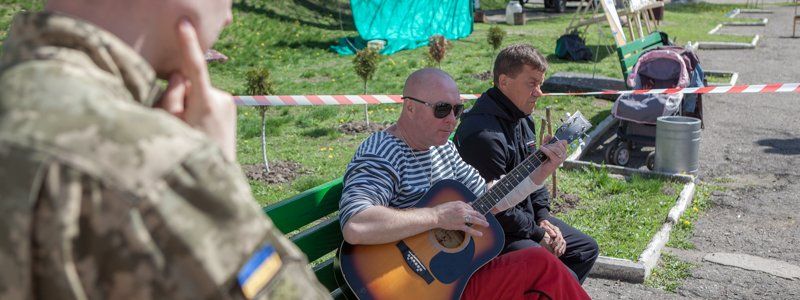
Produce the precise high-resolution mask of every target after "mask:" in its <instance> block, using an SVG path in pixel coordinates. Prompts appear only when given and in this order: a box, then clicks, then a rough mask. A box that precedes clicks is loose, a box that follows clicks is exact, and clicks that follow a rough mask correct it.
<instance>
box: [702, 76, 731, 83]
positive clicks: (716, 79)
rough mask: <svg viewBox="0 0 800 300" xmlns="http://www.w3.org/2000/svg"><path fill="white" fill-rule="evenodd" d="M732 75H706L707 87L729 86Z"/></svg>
mask: <svg viewBox="0 0 800 300" xmlns="http://www.w3.org/2000/svg"><path fill="white" fill-rule="evenodd" d="M732 77H733V74H714V75H706V81H708V85H729V84H730V83H731V78H732Z"/></svg>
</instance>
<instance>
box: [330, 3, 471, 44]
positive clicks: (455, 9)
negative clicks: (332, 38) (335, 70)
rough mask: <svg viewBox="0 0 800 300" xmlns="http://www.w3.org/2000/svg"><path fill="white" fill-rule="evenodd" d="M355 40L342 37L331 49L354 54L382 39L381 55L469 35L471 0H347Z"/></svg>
mask: <svg viewBox="0 0 800 300" xmlns="http://www.w3.org/2000/svg"><path fill="white" fill-rule="evenodd" d="M350 7H351V9H352V11H353V21H354V23H355V25H356V30H358V34H359V35H360V36H358V37H351V38H342V39H340V40H339V44H338V45H334V46H331V50H333V51H336V52H338V53H339V54H342V55H350V54H355V51H357V50H360V49H362V48H364V47H365V46H366V44H367V42H366V41H370V40H385V41H386V45H385V46H384V48H383V50H381V54H384V55H388V54H392V53H395V52H397V51H400V50H404V49H415V48H418V47H422V46H425V45H427V44H428V38H429V37H430V36H432V35H436V34H440V35H443V36H444V37H445V38H447V39H448V40H455V39H460V38H464V37H467V36H469V35H470V34H471V33H472V0H351V1H350Z"/></svg>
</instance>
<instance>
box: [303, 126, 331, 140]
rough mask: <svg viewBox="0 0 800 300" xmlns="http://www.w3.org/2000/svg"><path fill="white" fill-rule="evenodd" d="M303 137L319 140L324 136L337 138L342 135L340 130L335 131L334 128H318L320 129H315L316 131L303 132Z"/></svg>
mask: <svg viewBox="0 0 800 300" xmlns="http://www.w3.org/2000/svg"><path fill="white" fill-rule="evenodd" d="M301 135H303V136H307V137H311V138H318V137H323V136H331V137H336V136H339V135H341V133H340V132H339V131H338V130H336V129H333V128H320V127H318V128H314V129H309V130H306V131H303V133H301Z"/></svg>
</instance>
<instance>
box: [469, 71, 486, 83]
mask: <svg viewBox="0 0 800 300" xmlns="http://www.w3.org/2000/svg"><path fill="white" fill-rule="evenodd" d="M469 77H472V78H475V79H477V80H480V81H487V80H489V79H492V71H486V72H482V73H478V74H470V75H469Z"/></svg>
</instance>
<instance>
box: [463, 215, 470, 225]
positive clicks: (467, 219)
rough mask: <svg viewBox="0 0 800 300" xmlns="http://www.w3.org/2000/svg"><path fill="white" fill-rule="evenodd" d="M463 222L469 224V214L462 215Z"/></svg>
mask: <svg viewBox="0 0 800 300" xmlns="http://www.w3.org/2000/svg"><path fill="white" fill-rule="evenodd" d="M464 223H467V224H469V223H470V217H469V215H466V216H464Z"/></svg>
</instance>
